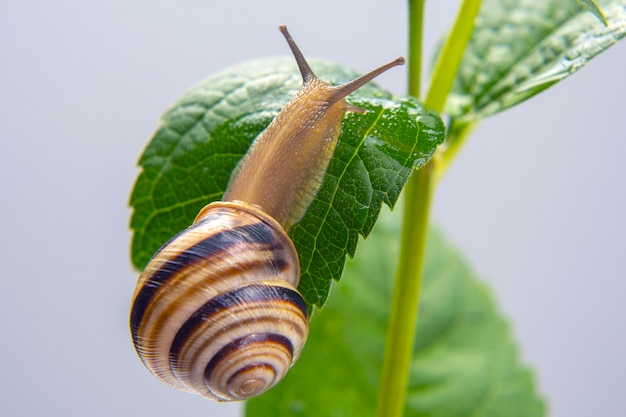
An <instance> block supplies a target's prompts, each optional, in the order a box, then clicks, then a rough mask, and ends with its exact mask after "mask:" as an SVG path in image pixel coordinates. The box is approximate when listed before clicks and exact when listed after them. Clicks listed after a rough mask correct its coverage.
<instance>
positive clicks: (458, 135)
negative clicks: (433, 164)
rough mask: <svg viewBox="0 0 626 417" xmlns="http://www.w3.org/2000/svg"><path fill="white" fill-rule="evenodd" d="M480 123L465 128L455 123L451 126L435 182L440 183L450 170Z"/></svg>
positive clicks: (470, 124)
mask: <svg viewBox="0 0 626 417" xmlns="http://www.w3.org/2000/svg"><path fill="white" fill-rule="evenodd" d="M477 124H478V122H471V123H466V124H464V125H463V126H456V125H455V124H454V123H453V124H452V126H450V132H449V133H448V137H447V138H446V144H445V148H444V149H443V150H442V151H441V152H437V153H438V154H439V160H438V162H437V168H436V171H435V181H436V182H439V180H440V179H441V177H443V174H444V173H445V172H446V171H447V170H448V167H450V164H451V163H452V161H454V159H455V158H456V156H457V155H458V154H459V151H460V150H461V148H462V147H463V145H464V144H465V142H466V140H467V138H468V137H469V136H470V135H471V133H472V132H473V131H474V128H475V127H476V125H477ZM438 151H439V150H438Z"/></svg>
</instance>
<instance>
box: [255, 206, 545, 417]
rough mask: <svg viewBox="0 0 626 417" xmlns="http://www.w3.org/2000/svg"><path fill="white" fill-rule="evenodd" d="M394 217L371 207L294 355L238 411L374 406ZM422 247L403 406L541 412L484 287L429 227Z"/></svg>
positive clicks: (426, 410) (441, 411)
mask: <svg viewBox="0 0 626 417" xmlns="http://www.w3.org/2000/svg"><path fill="white" fill-rule="evenodd" d="M395 214H396V213H394V215H395ZM399 218H400V216H397V215H395V216H393V217H392V216H390V215H389V213H388V212H387V213H383V214H382V215H381V218H380V219H379V221H378V223H377V225H376V227H375V228H374V230H373V232H372V234H371V235H370V237H369V238H368V239H367V240H366V241H364V242H362V243H361V244H360V245H359V249H358V253H357V257H356V259H355V260H354V261H351V262H348V265H347V266H346V271H345V279H343V280H342V281H341V283H339V284H338V285H337V286H336V287H335V288H334V290H333V296H332V297H331V298H330V300H329V302H328V303H327V304H326V306H325V307H324V309H323V310H321V311H318V312H316V314H315V315H314V316H313V318H312V320H311V331H310V334H309V338H308V340H307V344H306V347H305V349H304V352H303V354H302V356H301V357H300V359H299V361H298V362H297V363H296V364H295V365H294V367H293V368H292V369H291V370H290V371H289V373H288V374H287V376H286V377H285V379H284V380H283V381H282V382H281V383H280V384H278V385H277V386H276V387H275V388H273V389H272V390H270V391H269V392H268V393H266V394H264V395H262V396H260V397H257V398H254V399H252V400H250V401H248V402H247V404H246V415H247V416H248V417H269V416H303V417H306V416H343V417H350V416H355V417H357V416H358V417H367V416H372V415H374V410H375V408H376V398H377V392H378V381H379V376H380V369H381V365H382V357H383V348H384V340H385V333H386V326H387V320H388V312H389V305H390V301H391V293H392V285H393V273H394V271H395V262H396V254H397V251H398V240H399V239H398V238H397V237H398V235H399V233H400V227H399V224H398V219H399ZM426 253H427V258H426V268H425V274H424V281H423V289H422V299H421V302H420V320H419V324H418V328H417V339H416V342H415V347H414V353H413V359H412V362H411V371H410V372H411V374H410V383H409V388H408V396H407V404H406V409H405V413H404V415H405V416H407V417H417V416H420V417H425V416H428V417H467V416H473V417H496V416H497V417H508V416H510V417H539V416H543V415H544V413H545V406H544V403H543V400H542V399H540V397H539V396H538V394H537V392H536V387H535V386H534V381H533V377H532V374H531V372H530V371H529V370H528V369H527V368H525V367H523V366H522V365H520V364H519V359H518V354H517V352H516V348H515V346H514V343H513V341H512V338H511V335H510V331H509V328H508V326H507V324H506V322H505V321H504V319H503V318H502V317H501V315H500V314H499V313H498V312H497V310H496V309H495V307H494V304H493V301H492V299H491V295H490V294H489V291H488V290H487V289H486V287H485V286H484V285H483V284H481V283H479V282H477V280H476V279H475V278H474V276H473V273H472V272H471V271H470V269H469V268H468V266H467V265H466V263H465V262H464V260H463V259H462V258H461V256H460V255H459V254H458V253H457V252H456V251H455V250H454V249H453V248H451V247H450V245H449V244H448V243H446V242H445V241H444V240H443V238H442V236H441V235H440V234H439V233H438V232H437V231H431V233H430V235H429V237H428V247H427V252H426Z"/></svg>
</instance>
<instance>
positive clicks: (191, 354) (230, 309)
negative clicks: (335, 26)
mask: <svg viewBox="0 0 626 417" xmlns="http://www.w3.org/2000/svg"><path fill="white" fill-rule="evenodd" d="M280 30H281V32H282V33H283V35H285V38H286V40H287V42H288V44H289V47H290V48H291V50H292V52H293V54H294V56H295V58H296V62H297V64H298V67H299V69H300V72H301V74H302V79H303V85H302V88H301V89H300V91H299V92H298V94H297V95H296V96H295V97H294V98H293V99H292V100H291V101H290V102H289V103H288V104H287V105H286V106H285V107H284V108H283V110H281V112H280V113H279V114H278V115H277V116H276V118H275V119H274V120H273V121H272V123H271V124H270V125H269V126H268V127H267V129H266V130H265V131H263V133H261V134H260V135H259V137H257V138H256V139H255V141H254V143H253V145H252V146H251V147H250V150H249V151H248V153H247V154H246V155H245V157H244V158H243V159H242V160H241V162H240V163H239V165H238V166H237V168H236V170H235V171H234V173H233V175H232V177H231V179H230V182H229V184H228V187H227V189H226V191H225V193H224V196H223V200H224V201H223V202H215V203H211V204H209V205H208V206H206V207H205V208H204V209H202V210H201V211H200V214H198V217H197V218H196V220H195V222H194V224H193V225H192V226H190V227H189V228H187V229H186V230H184V231H182V232H181V233H179V234H178V235H176V236H175V237H173V238H172V239H171V240H170V241H169V242H167V243H166V244H165V245H163V247H161V249H159V250H158V251H157V252H156V253H155V254H154V256H153V257H152V259H151V260H150V262H149V263H148V265H147V266H146V268H145V270H144V271H143V273H142V274H141V276H140V277H139V280H138V283H137V288H136V289H135V295H134V297H133V305H132V308H131V315H130V328H131V335H132V339H133V342H134V344H135V349H136V350H137V353H138V354H139V356H140V357H141V360H142V361H143V363H144V364H145V365H146V367H147V368H148V369H150V371H152V373H153V374H154V375H156V376H157V377H158V378H160V379H162V380H163V381H165V382H167V383H168V384H170V385H172V386H174V387H176V388H179V389H181V390H184V391H189V392H193V393H197V394H200V395H203V396H205V397H207V398H210V399H214V400H217V401H236V400H243V399H246V398H250V397H253V396H255V395H258V394H261V393H262V392H265V391H267V390H268V389H270V388H271V387H273V386H274V385H275V384H277V383H278V382H279V381H280V380H281V379H282V378H283V376H284V375H285V373H286V372H287V370H288V369H289V367H291V365H292V364H293V363H294V362H295V360H296V359H297V358H298V357H299V356H300V353H301V352H302V348H303V346H304V342H305V340H306V337H307V334H308V326H309V323H308V311H307V306H306V303H305V302H304V299H303V298H302V296H301V295H300V294H299V293H298V291H297V290H296V287H297V286H298V281H299V279H300V266H299V263H298V255H297V253H296V250H295V248H294V246H293V243H292V242H291V240H290V239H289V237H288V236H287V233H286V230H288V229H289V228H290V227H291V226H292V225H294V224H296V223H297V222H298V221H300V219H301V218H302V216H303V215H304V213H305V211H306V210H307V208H308V206H309V205H310V204H311V202H312V200H313V199H314V198H315V195H316V194H317V192H318V190H319V187H320V185H321V183H322V179H323V176H324V174H325V172H326V168H327V167H328V163H329V162H330V159H331V157H332V154H333V152H334V149H335V146H336V144H337V140H338V138H339V133H340V131H341V119H342V117H343V114H344V113H345V112H349V111H352V112H359V113H364V112H365V110H363V109H360V108H357V107H354V106H352V105H351V104H349V103H348V102H347V101H346V100H345V97H346V96H347V95H348V94H350V93H351V92H353V91H355V90H357V89H358V88H359V87H361V86H362V85H364V84H365V83H367V82H368V81H369V80H371V79H372V78H374V77H376V76H377V75H378V74H380V73H382V72H384V71H386V70H387V69H389V68H392V67H394V66H396V65H401V64H403V63H404V59H403V58H398V59H396V60H395V61H392V62H390V63H388V64H385V65H383V66H381V67H379V68H376V69H375V70H373V71H371V72H369V73H367V74H365V75H362V76H361V77H359V78H357V79H355V80H353V81H351V82H348V83H346V84H343V85H340V86H332V85H330V84H329V83H327V82H325V81H322V80H320V79H319V78H317V76H316V75H315V74H314V73H313V71H311V68H310V67H309V65H308V63H307V62H306V60H305V59H304V57H303V55H302V53H301V52H300V50H299V49H298V47H297V46H296V44H295V42H294V41H293V39H292V38H291V36H290V35H289V33H288V32H287V28H286V27H284V26H281V27H280Z"/></svg>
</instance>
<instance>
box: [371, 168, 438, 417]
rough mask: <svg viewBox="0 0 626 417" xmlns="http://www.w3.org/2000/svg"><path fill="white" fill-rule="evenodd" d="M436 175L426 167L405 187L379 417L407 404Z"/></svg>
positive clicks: (392, 416)
mask: <svg viewBox="0 0 626 417" xmlns="http://www.w3.org/2000/svg"><path fill="white" fill-rule="evenodd" d="M433 172H434V165H433V164H432V163H428V164H426V166H424V167H423V168H422V169H420V170H419V171H416V172H415V173H414V174H413V175H412V176H411V178H410V179H409V182H408V183H407V185H406V187H405V194H404V223H403V227H402V241H401V248H400V259H399V264H398V270H397V272H396V279H395V284H394V289H393V296H392V299H391V312H390V316H389V328H388V333H387V342H386V345H385V356H384V358H383V373H382V375H381V381H380V387H379V391H378V392H379V396H378V410H377V411H378V412H377V415H378V416H379V417H400V416H402V414H403V411H404V405H405V402H406V390H407V385H408V381H409V369H410V362H411V358H412V357H413V341H414V339H415V328H416V324H417V310H418V303H419V294H420V286H421V281H422V271H423V269H424V254H425V242H426V234H427V232H428V219H429V212H430V206H431V197H432V191H433V185H434V181H433V179H434V176H433Z"/></svg>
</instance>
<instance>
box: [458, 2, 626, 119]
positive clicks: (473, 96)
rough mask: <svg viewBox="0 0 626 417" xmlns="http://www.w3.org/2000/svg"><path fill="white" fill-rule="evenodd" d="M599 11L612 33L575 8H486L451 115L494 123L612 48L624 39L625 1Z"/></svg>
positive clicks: (488, 4) (539, 4) (512, 4)
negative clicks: (499, 115) (494, 118)
mask: <svg viewBox="0 0 626 417" xmlns="http://www.w3.org/2000/svg"><path fill="white" fill-rule="evenodd" d="M583 3H584V4H585V5H587V7H590V8H591V10H592V11H594V8H593V7H592V4H591V3H593V2H588V1H583ZM595 3H597V5H599V6H600V8H601V10H602V12H603V16H604V18H605V19H606V22H607V25H605V24H604V23H603V22H602V21H601V20H600V19H598V15H597V12H598V11H599V10H598V8H597V7H596V8H595V12H596V13H595V14H594V13H590V12H589V10H587V9H586V8H583V7H581V5H580V4H579V3H578V2H577V1H574V0H544V1H536V0H483V2H482V4H481V9H480V12H479V14H478V16H477V18H476V21H475V28H474V31H473V33H472V37H471V39H470V41H469V44H468V45H467V48H466V50H465V53H464V56H463V60H462V62H461V66H460V69H459V72H458V74H457V77H456V80H455V84H454V87H453V90H452V92H451V94H450V95H449V96H448V100H447V102H446V112H447V113H449V114H450V115H451V116H452V117H454V118H455V119H456V121H458V122H472V121H476V120H480V119H482V118H484V117H487V116H491V115H493V114H495V113H498V112H500V111H502V110H504V109H507V108H509V107H512V106H514V105H515V104H518V103H520V102H522V101H524V100H526V99H528V98H529V97H532V96H533V95H535V94H537V93H539V92H541V91H543V90H545V89H546V88H548V87H550V86H552V85H554V84H555V83H557V82H558V81H560V80H562V79H564V78H566V77H568V76H570V75H571V74H573V73H574V72H576V71H578V70H579V69H580V68H582V67H583V66H584V65H585V64H586V63H587V62H588V61H589V60H591V59H592V58H593V57H595V56H596V55H598V54H599V53H601V52H602V51H604V50H605V49H607V48H608V47H610V46H611V45H614V44H615V43H616V42H617V41H618V40H620V39H621V38H623V37H624V36H625V35H626V0H603V1H597V2H595Z"/></svg>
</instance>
